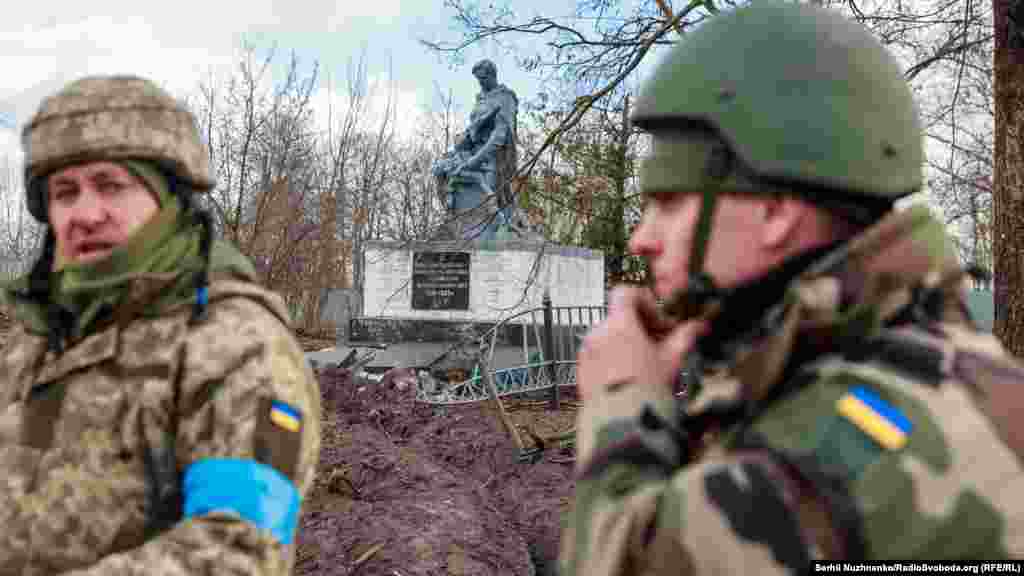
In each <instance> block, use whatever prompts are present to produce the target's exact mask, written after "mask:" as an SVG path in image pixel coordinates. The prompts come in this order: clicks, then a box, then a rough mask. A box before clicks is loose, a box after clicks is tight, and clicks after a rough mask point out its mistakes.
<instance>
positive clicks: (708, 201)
mask: <svg viewBox="0 0 1024 576" xmlns="http://www.w3.org/2000/svg"><path fill="white" fill-rule="evenodd" d="M733 167H734V165H733V157H732V153H731V151H730V150H729V149H728V148H727V147H726V146H725V145H719V146H715V148H714V149H713V150H712V151H711V155H710V157H709V158H708V162H707V167H706V171H707V172H706V175H707V180H708V183H707V185H705V186H704V187H703V190H702V191H701V204H700V214H698V216H697V227H696V228H695V229H694V231H693V237H692V238H691V239H690V262H689V268H690V269H689V276H688V277H687V280H686V287H685V288H684V289H683V290H681V291H679V292H677V293H675V294H673V295H672V296H671V297H670V298H669V299H668V301H667V302H666V303H665V305H664V306H663V307H662V311H663V312H664V313H665V314H667V315H669V316H671V317H672V318H674V319H676V320H689V319H691V318H697V317H700V316H710V315H712V314H714V313H715V311H716V310H717V301H718V300H720V299H721V297H722V296H723V293H722V290H720V289H719V288H718V287H717V286H716V285H715V281H714V279H713V278H711V276H710V275H709V274H708V273H707V272H706V271H705V270H704V259H705V257H706V255H707V249H708V244H709V243H710V241H711V222H712V220H713V219H714V216H715V207H716V205H717V203H718V192H719V187H718V185H717V184H718V182H720V181H722V180H724V179H725V178H727V177H728V176H729V174H730V173H731V172H732V170H733Z"/></svg>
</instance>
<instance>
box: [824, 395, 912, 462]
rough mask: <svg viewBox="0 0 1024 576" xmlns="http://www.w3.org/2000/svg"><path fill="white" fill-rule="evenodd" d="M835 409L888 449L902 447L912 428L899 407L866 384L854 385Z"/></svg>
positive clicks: (837, 403) (841, 398)
mask: <svg viewBox="0 0 1024 576" xmlns="http://www.w3.org/2000/svg"><path fill="white" fill-rule="evenodd" d="M836 409H837V410H838V412H839V414H840V415H842V416H843V417H845V418H846V419H847V420H849V421H850V422H852V423H853V425H854V426H856V427H857V428H858V429H860V431H861V432H864V433H865V434H867V435H868V437H870V438H871V439H872V440H874V441H875V442H877V443H878V444H879V445H880V446H882V447H884V448H886V449H888V450H899V449H900V448H903V447H904V446H905V445H906V443H907V437H908V435H909V434H910V431H911V430H912V428H913V425H912V423H911V422H910V420H908V419H907V417H906V416H904V415H903V414H902V413H901V412H900V411H899V410H898V409H897V408H896V407H894V406H892V405H891V404H889V403H888V402H886V401H885V400H883V399H882V398H881V397H880V396H879V395H878V394H876V393H875V392H873V391H871V390H870V389H868V388H866V387H864V386H858V387H856V388H851V389H850V390H849V391H848V392H847V393H846V394H844V395H843V396H842V397H840V398H839V400H838V401H837V402H836Z"/></svg>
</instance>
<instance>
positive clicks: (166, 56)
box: [0, 0, 656, 171]
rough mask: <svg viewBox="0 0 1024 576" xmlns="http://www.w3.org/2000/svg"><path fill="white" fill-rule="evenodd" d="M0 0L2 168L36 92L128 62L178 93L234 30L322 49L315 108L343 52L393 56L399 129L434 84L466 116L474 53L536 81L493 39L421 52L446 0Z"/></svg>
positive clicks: (440, 31)
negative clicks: (461, 57)
mask: <svg viewBox="0 0 1024 576" xmlns="http://www.w3.org/2000/svg"><path fill="white" fill-rule="evenodd" d="M496 1H499V2H500V1H503V0H496ZM7 4H8V6H5V8H4V10H5V13H4V17H3V18H2V19H0V170H3V169H7V170H12V171H18V169H19V168H20V159H21V150H20V145H19V139H18V135H19V134H20V130H21V127H22V126H23V125H24V123H25V122H27V121H28V119H29V118H30V117H31V116H32V114H33V113H34V112H35V110H36V108H37V107H38V105H39V103H40V100H41V99H42V98H43V97H44V96H46V95H48V94H51V93H53V92H54V91H56V90H58V89H59V88H60V87H61V86H62V85H63V84H65V83H67V82H69V81H71V80H73V79H75V78H79V77H81V76H85V75H88V74H100V73H132V74H138V75H143V76H146V77H149V78H151V79H153V80H155V81H157V82H158V83H159V84H161V85H163V86H164V87H166V88H167V89H169V90H170V91H171V92H172V93H174V94H175V95H176V96H179V97H182V96H189V95H191V94H194V93H195V90H196V87H197V85H198V83H199V82H200V81H201V80H202V79H203V78H205V77H207V75H208V74H210V73H213V74H219V75H221V76H222V77H226V76H227V75H228V74H229V73H230V72H231V70H232V68H233V67H235V66H236V62H237V59H238V58H239V55H240V48H241V46H242V44H243V41H245V42H248V43H250V44H252V45H254V46H255V47H256V48H257V49H258V50H261V51H263V52H264V53H265V52H266V51H267V50H269V49H270V48H271V47H273V46H276V47H277V49H278V51H279V52H278V54H279V55H278V58H277V60H276V61H277V62H278V63H281V64H284V63H285V62H286V61H287V53H288V52H290V51H293V50H294V51H295V52H296V53H297V54H298V56H299V58H300V60H301V62H302V63H303V64H304V67H303V70H305V71H308V70H309V66H310V65H311V64H312V62H313V61H319V63H320V70H321V73H320V78H321V86H320V87H319V93H318V95H317V100H316V107H317V108H318V109H321V110H323V109H326V102H327V94H328V90H327V85H326V81H327V80H328V79H330V80H333V82H334V83H335V84H336V85H337V86H338V87H342V86H343V84H344V81H345V78H346V75H347V71H346V66H347V64H348V62H349V61H350V60H355V59H358V58H359V55H360V53H361V52H362V51H363V50H364V49H365V50H366V52H367V61H368V62H367V64H368V76H369V77H370V80H371V81H381V80H386V79H387V78H388V74H389V66H390V67H391V70H390V74H391V75H392V77H393V79H394V83H395V85H394V87H395V89H396V91H397V97H398V107H399V114H398V119H399V130H400V131H403V132H406V133H412V132H413V131H414V129H415V122H416V116H417V110H421V109H427V108H430V107H431V106H432V104H433V103H434V102H435V99H436V97H437V86H440V87H442V89H447V88H449V87H450V88H451V90H452V94H453V96H454V98H455V101H456V104H457V105H458V106H459V113H460V116H459V124H460V125H461V124H463V123H464V122H465V117H466V116H467V115H468V112H469V110H470V108H471V107H472V103H473V98H474V95H475V94H476V92H477V91H478V86H477V84H476V82H475V80H474V79H473V77H472V74H471V72H470V68H471V66H472V64H473V63H474V62H475V61H477V60H479V59H480V58H490V59H492V60H494V61H495V62H496V63H497V65H498V70H499V81H500V82H502V83H504V84H506V85H508V86H509V87H511V88H512V89H513V90H515V91H516V92H517V93H518V95H519V98H520V101H521V102H523V101H526V100H529V99H532V98H533V96H535V95H536V94H537V92H538V90H539V87H540V86H539V83H538V81H537V79H536V78H534V77H532V76H530V75H529V74H527V73H525V72H522V71H519V70H517V69H516V67H515V65H514V62H513V60H512V58H511V57H509V56H507V55H506V54H505V52H504V51H503V50H502V49H501V48H500V47H498V46H496V45H494V44H483V45H479V46H475V47H473V48H472V49H471V50H470V51H469V52H468V53H467V55H466V58H465V63H464V64H462V65H461V66H455V67H452V66H451V65H450V64H449V62H448V61H447V60H445V59H442V58H440V57H439V56H438V55H437V54H434V53H431V52H428V51H427V50H426V49H425V48H424V47H423V46H422V45H421V44H420V43H419V40H420V39H428V40H455V39H457V38H458V37H459V32H458V31H457V30H455V29H453V26H454V22H453V19H452V16H453V11H451V10H450V9H447V8H445V7H444V0H244V1H238V2H233V1H231V2H229V1H217V0H202V1H200V0H174V1H172V2H160V3H145V2H138V1H137V0H136V1H132V2H129V1H126V0H91V1H87V2H82V1H79V0H59V1H55V0H37V1H32V0H29V1H17V2H8V3H7ZM512 5H513V6H515V9H516V11H517V12H518V13H519V14H520V15H521V16H524V17H528V16H532V15H534V14H543V15H545V16H548V17H565V16H569V15H571V14H572V13H573V11H574V7H575V0H514V2H513V3H512ZM520 41H521V42H526V41H528V40H525V39H520ZM654 61H656V57H655V58H648V59H646V60H645V61H644V63H643V65H642V67H641V68H640V69H639V71H640V73H641V74H642V73H643V72H644V71H645V70H647V69H649V68H650V67H651V65H652V64H653V62H654ZM321 116H326V115H325V114H322V115H321ZM4 121H6V122H7V123H8V124H9V125H7V126H4Z"/></svg>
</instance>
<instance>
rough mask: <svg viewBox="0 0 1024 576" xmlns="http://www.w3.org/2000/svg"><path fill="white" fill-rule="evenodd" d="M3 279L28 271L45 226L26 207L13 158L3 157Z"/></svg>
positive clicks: (0, 178) (0, 197) (0, 268)
mask: <svg viewBox="0 0 1024 576" xmlns="http://www.w3.org/2000/svg"><path fill="white" fill-rule="evenodd" d="M0 170H2V173H0V281H4V280H10V279H12V278H14V277H16V276H18V275H20V274H23V273H25V272H26V271H27V270H28V269H29V267H30V266H31V265H32V262H33V260H34V259H35V257H36V256H37V254H38V251H39V247H40V246H41V244H42V235H43V232H44V228H43V227H42V226H41V225H39V223H37V222H36V221H35V219H34V218H33V217H32V216H31V215H30V214H29V213H28V210H27V209H26V208H25V198H24V194H25V192H24V187H23V186H22V185H21V182H20V178H19V177H18V174H17V169H16V166H15V165H14V163H13V162H11V159H10V158H8V157H6V156H5V157H3V158H2V159H0Z"/></svg>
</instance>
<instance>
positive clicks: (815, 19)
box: [632, 2, 924, 317]
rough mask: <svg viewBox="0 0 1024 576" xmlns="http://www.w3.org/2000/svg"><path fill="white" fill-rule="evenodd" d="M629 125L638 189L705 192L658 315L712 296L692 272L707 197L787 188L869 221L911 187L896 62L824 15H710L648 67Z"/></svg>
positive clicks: (913, 128)
mask: <svg viewBox="0 0 1024 576" xmlns="http://www.w3.org/2000/svg"><path fill="white" fill-rule="evenodd" d="M632 122H633V124H634V125H636V126H637V127H639V128H641V129H643V130H646V131H649V132H651V133H652V135H653V139H652V154H651V157H650V158H648V159H647V160H646V161H645V164H644V166H643V168H642V172H641V183H642V187H643V189H644V191H645V192H648V193H656V192H689V193H702V194H703V204H702V207H701V212H700V217H699V220H698V225H697V228H696V230H695V232H694V238H693V247H692V253H691V258H690V280H689V284H690V286H689V287H688V289H687V290H686V293H687V294H686V296H681V295H680V296H677V297H673V298H671V299H670V301H671V302H670V304H669V306H668V307H667V309H666V312H668V313H670V314H673V315H676V316H682V317H690V316H692V315H695V314H696V311H698V310H701V309H702V308H703V305H704V304H706V303H707V302H708V301H710V300H713V299H714V295H715V294H716V292H717V291H716V289H715V287H714V285H713V284H712V282H711V279H710V278H709V277H708V276H707V274H706V273H705V272H704V271H703V266H704V252H705V249H706V247H707V243H708V238H709V235H710V226H711V216H712V214H713V211H714V204H715V200H716V196H717V193H719V192H723V191H732V192H748V193H778V192H783V191H784V192H786V193H788V194H795V195H801V196H803V197H805V198H807V199H808V200H810V201H812V202H814V203H815V204H818V205H823V206H826V207H832V208H834V209H837V210H838V211H839V212H840V213H842V214H844V215H846V216H848V217H849V218H850V219H851V220H853V221H855V222H861V223H869V222H872V221H873V220H875V219H877V218H878V217H879V216H880V215H881V214H882V213H883V212H885V211H886V210H888V209H889V208H891V206H892V203H893V202H894V201H895V200H896V199H898V198H900V197H903V196H906V195H908V194H911V193H913V192H915V191H917V190H918V189H920V188H921V185H922V163H923V157H924V151H923V147H922V135H921V126H920V122H919V120H918V114H917V109H916V107H915V105H914V101H913V97H912V95H911V92H910V89H909V87H908V85H907V82H906V81H905V80H904V78H903V75H902V73H901V72H900V69H899V66H898V65H897V64H896V62H895V60H894V59H893V58H892V56H891V55H890V54H889V53H888V51H887V50H886V49H885V48H884V47H883V46H882V45H881V44H880V43H879V42H878V41H877V40H875V39H874V38H873V37H872V36H871V34H870V33H869V32H868V31H867V30H865V29H864V28H863V27H862V26H860V25H859V24H857V23H855V22H853V21H850V20H848V19H846V18H844V17H842V16H840V15H839V14H836V13H834V12H832V11H830V10H827V9H823V8H816V7H812V6H808V5H803V4H789V3H785V4H783V3H773V2H758V3H755V4H751V5H748V6H746V7H743V8H738V9H735V10H733V11H731V12H728V13H723V14H721V15H718V16H715V17H713V18H712V19H710V20H709V21H708V22H707V23H706V24H703V25H701V26H700V27H699V28H698V29H696V30H695V31H694V32H692V33H690V34H688V35H687V36H686V37H685V38H684V39H683V40H682V41H681V42H680V43H679V44H678V45H677V46H675V47H673V48H672V51H671V52H670V54H668V55H667V57H666V58H665V59H664V60H662V61H661V62H660V63H659V64H658V65H657V67H656V68H655V70H654V72H653V74H652V75H651V77H650V78H649V79H648V80H647V81H646V83H645V84H644V85H643V87H642V88H641V91H640V94H639V96H638V98H637V102H636V106H635V108H634V111H633V115H632ZM700 132H704V133H706V134H710V136H705V139H704V142H703V143H702V142H701V138H699V137H696V136H695V133H700ZM708 142H715V143H717V144H716V145H711V146H709V145H708ZM684 309H685V310H684Z"/></svg>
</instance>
